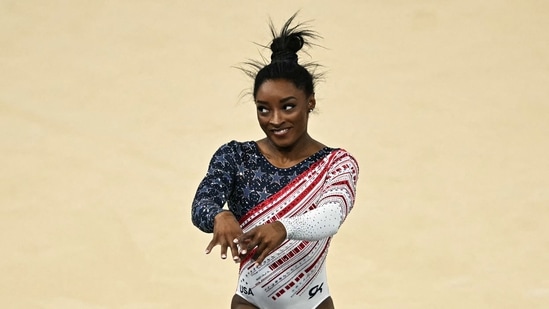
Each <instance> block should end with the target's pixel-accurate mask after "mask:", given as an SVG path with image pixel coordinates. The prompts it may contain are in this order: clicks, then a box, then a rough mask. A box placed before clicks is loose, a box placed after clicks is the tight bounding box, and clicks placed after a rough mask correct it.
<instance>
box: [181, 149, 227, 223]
mask: <svg viewBox="0 0 549 309" xmlns="http://www.w3.org/2000/svg"><path fill="white" fill-rule="evenodd" d="M235 170H236V165H235V160H234V151H233V149H232V148H231V147H230V144H225V145H223V146H221V147H220V148H219V149H218V150H217V151H216V152H215V153H214V155H213V157H212V159H211V160H210V164H209V166H208V172H207V173H206V176H205V177H204V179H202V181H201V182H200V184H199V186H198V189H197V191H196V194H195V197H194V200H193V204H192V209H191V219H192V222H193V224H194V225H195V226H196V227H198V228H199V229H200V230H201V231H203V232H206V233H212V232H213V228H214V218H215V216H216V215H217V214H219V213H220V212H222V211H223V205H225V203H226V202H227V199H228V197H229V194H230V193H231V191H232V188H233V185H234V177H235V175H236V171H235Z"/></svg>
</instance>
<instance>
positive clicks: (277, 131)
mask: <svg viewBox="0 0 549 309" xmlns="http://www.w3.org/2000/svg"><path fill="white" fill-rule="evenodd" d="M288 131H290V129H288V128H285V129H274V130H271V132H273V134H274V135H277V136H280V135H284V134H286V133H288Z"/></svg>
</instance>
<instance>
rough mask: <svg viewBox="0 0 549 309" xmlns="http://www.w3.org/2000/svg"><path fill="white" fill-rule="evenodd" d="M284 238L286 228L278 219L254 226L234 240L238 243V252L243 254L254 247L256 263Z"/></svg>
mask: <svg viewBox="0 0 549 309" xmlns="http://www.w3.org/2000/svg"><path fill="white" fill-rule="evenodd" d="M284 240H286V228H285V227H284V225H283V224H282V223H280V222H279V221H275V222H273V223H268V224H263V225H260V226H256V227H254V228H253V229H251V230H250V231H248V232H246V233H244V234H242V235H241V236H240V237H238V238H236V239H235V240H234V242H235V243H237V244H239V245H240V249H241V250H240V254H242V255H244V254H246V253H248V252H251V251H252V250H254V249H255V254H254V257H253V258H254V259H255V261H256V265H259V264H261V263H263V260H265V258H266V257H267V255H269V254H270V253H271V252H272V251H273V250H274V249H276V248H278V246H280V245H281V244H282V243H283V242H284Z"/></svg>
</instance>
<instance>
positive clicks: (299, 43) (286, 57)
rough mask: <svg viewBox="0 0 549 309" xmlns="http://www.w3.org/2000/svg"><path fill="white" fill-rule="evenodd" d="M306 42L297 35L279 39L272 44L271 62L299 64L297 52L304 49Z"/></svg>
mask: <svg viewBox="0 0 549 309" xmlns="http://www.w3.org/2000/svg"><path fill="white" fill-rule="evenodd" d="M304 44H305V41H304V40H303V37H302V36H301V35H299V34H297V33H292V34H290V35H288V36H281V37H277V38H275V39H274V40H273V42H272V43H271V51H272V52H273V53H272V54H271V61H272V62H276V61H291V62H295V63H297V52H298V51H299V50H300V49H301V48H302V47H303V45H304Z"/></svg>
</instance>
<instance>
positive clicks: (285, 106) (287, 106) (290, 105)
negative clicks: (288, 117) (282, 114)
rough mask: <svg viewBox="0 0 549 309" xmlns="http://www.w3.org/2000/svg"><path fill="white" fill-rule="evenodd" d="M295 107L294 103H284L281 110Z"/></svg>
mask: <svg viewBox="0 0 549 309" xmlns="http://www.w3.org/2000/svg"><path fill="white" fill-rule="evenodd" d="M294 107H295V104H286V105H284V106H283V107H282V109H283V110H285V111H289V110H291V109H293V108H294Z"/></svg>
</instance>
